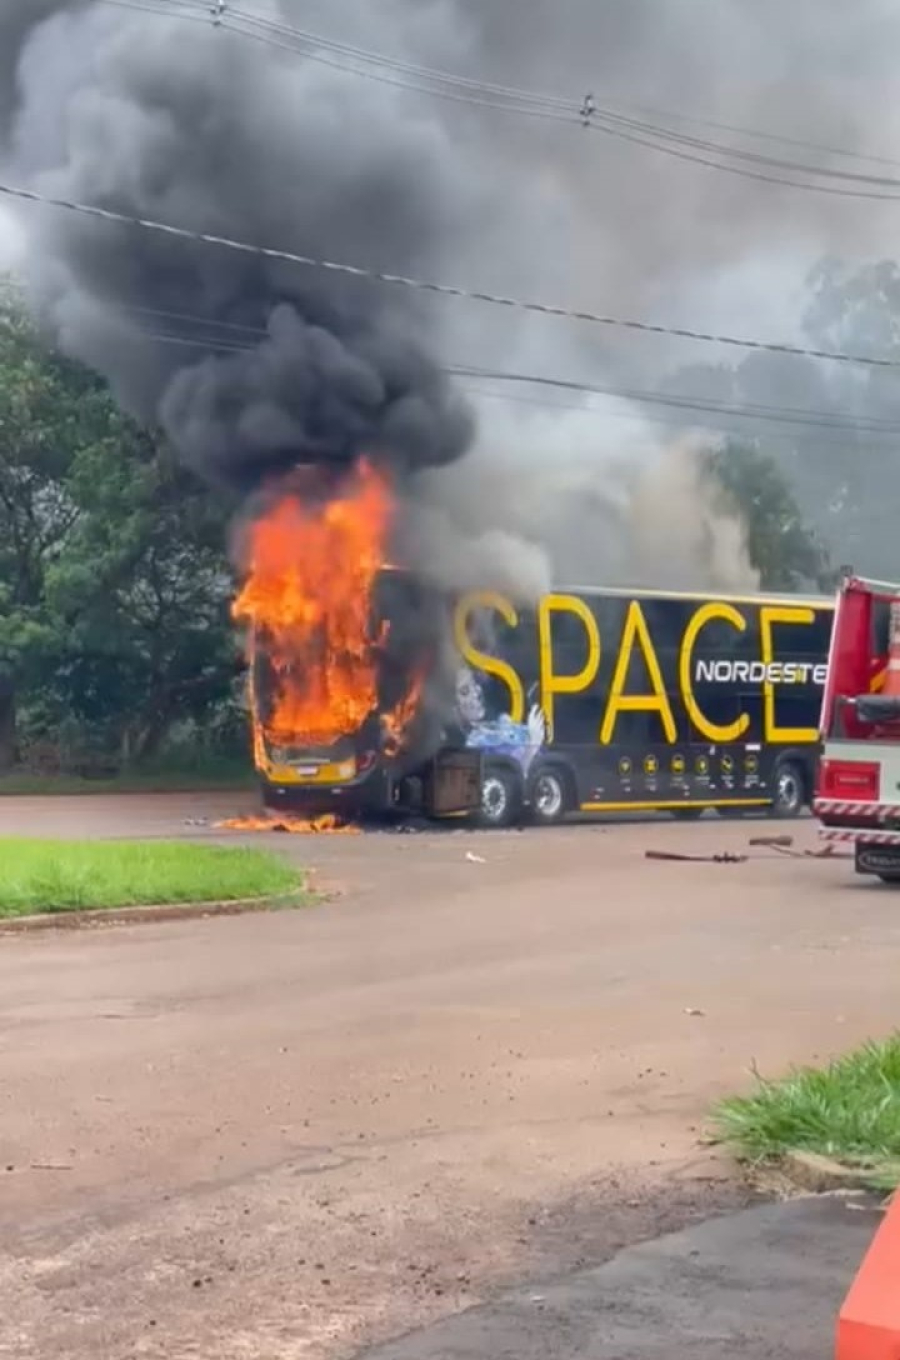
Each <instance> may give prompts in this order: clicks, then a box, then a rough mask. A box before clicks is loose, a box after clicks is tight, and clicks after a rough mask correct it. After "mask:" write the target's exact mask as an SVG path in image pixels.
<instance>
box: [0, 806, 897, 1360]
mask: <svg viewBox="0 0 900 1360" xmlns="http://www.w3.org/2000/svg"><path fill="white" fill-rule="evenodd" d="M238 810H239V806H238V804H237V801H236V800H231V799H224V800H221V799H220V800H205V799H199V798H196V797H195V798H178V799H162V798H141V799H126V798H121V797H120V798H115V799H105V798H92V799H81V800H62V801H56V800H52V801H51V800H43V801H37V800H21V801H20V802H14V801H9V800H4V801H3V802H2V803H0V830H4V831H6V830H9V831H24V832H27V833H30V834H44V835H54V834H79V835H98V836H110V835H126V834H147V835H172V834H175V835H187V836H191V837H198V838H205V839H207V838H216V839H218V838H222V839H230V838H229V837H228V836H227V835H226V834H225V833H221V832H217V831H215V830H214V829H213V828H212V823H213V822H215V821H216V820H217V819H218V818H219V817H221V816H223V815H228V814H229V813H232V812H236V811H238ZM771 829H772V828H771V826H770V825H769V824H766V823H757V822H746V823H723V822H719V821H716V820H710V821H708V822H707V821H704V822H702V823H698V824H692V825H677V824H673V823H669V822H663V821H659V822H658V823H651V824H645V825H625V826H623V825H619V826H607V827H600V826H579V827H570V828H565V829H562V830H558V831H554V832H537V831H536V832H528V833H522V834H517V833H508V834H498V835H471V834H466V833H453V834H430V833H429V834H424V835H409V836H397V835H374V836H359V837H343V836H339V837H315V838H306V837H303V838H287V837H278V838H273V842H272V843H273V844H274V845H276V846H277V848H279V849H280V850H281V851H282V852H284V853H287V854H290V855H292V856H296V857H297V858H298V859H299V860H301V861H302V862H304V863H307V864H309V865H310V866H311V867H312V868H313V869H314V870H315V872H316V877H317V879H318V881H319V883H320V884H321V885H322V886H323V887H328V888H329V889H330V890H331V891H332V893H333V894H334V895H333V897H332V900H331V901H330V902H329V903H327V904H326V905H322V906H318V907H315V908H313V909H309V910H305V911H302V912H296V913H290V914H274V915H269V916H262V917H260V916H250V917H243V918H235V919H223V920H206V921H203V920H199V921H190V922H179V923H171V924H167V925H143V926H138V927H128V928H118V929H115V928H106V929H101V930H97V931H85V932H76V933H69V932H66V933H52V934H49V935H42V936H38V937H28V938H25V937H6V938H3V939H2V940H0V1100H2V1122H0V1233H2V1236H0V1253H2V1255H0V1355H9V1356H16V1357H17V1360H19V1358H20V1360H33V1358H36V1357H38V1356H40V1357H41V1360H62V1358H63V1357H65V1358H66V1360H82V1358H83V1360H87V1357H91V1358H92V1360H93V1358H94V1357H98V1360H106V1357H110V1360H125V1357H129V1358H130V1357H132V1356H142V1357H143V1356H150V1357H163V1356H165V1357H172V1356H177V1357H179V1360H188V1358H189V1357H192V1356H198V1357H199V1356H203V1357H209V1356H211V1355H215V1356H216V1357H217V1360H238V1358H239V1357H245V1356H246V1357H249V1356H253V1357H261V1358H262V1357H265V1360H268V1357H270V1356H272V1357H274V1356H276V1355H277V1356H278V1357H279V1360H293V1358H294V1357H303V1358H304V1360H306V1357H312V1358H313V1360H319V1357H333V1356H338V1357H340V1356H344V1355H352V1354H355V1353H357V1352H358V1351H359V1350H360V1349H362V1348H363V1347H365V1346H367V1345H371V1344H376V1343H379V1342H383V1341H387V1340H389V1339H390V1338H391V1337H394V1336H398V1335H400V1334H402V1333H405V1332H408V1331H410V1330H412V1329H414V1328H416V1327H418V1326H424V1325H425V1324H428V1323H431V1322H433V1321H435V1320H437V1319H439V1318H441V1317H442V1316H445V1315H447V1314H451V1313H455V1312H458V1311H459V1310H461V1309H464V1308H466V1307H468V1306H471V1305H475V1304H478V1303H481V1302H483V1301H485V1300H489V1299H492V1298H494V1297H496V1296H497V1294H498V1291H501V1290H502V1289H503V1288H505V1287H507V1286H509V1285H511V1284H514V1283H516V1282H520V1281H523V1280H528V1279H531V1278H537V1277H547V1276H551V1275H552V1276H561V1275H563V1274H565V1273H566V1272H568V1271H572V1270H578V1269H585V1268H588V1267H593V1266H596V1265H597V1264H599V1263H601V1262H603V1261H606V1260H609V1259H610V1257H611V1256H612V1255H613V1254H614V1253H615V1252H616V1251H617V1250H618V1249H619V1248H620V1247H621V1246H623V1245H626V1244H628V1243H631V1242H634V1241H637V1240H639V1239H641V1238H647V1237H653V1236H656V1235H657V1233H659V1232H662V1231H667V1230H669V1229H677V1228H679V1227H682V1226H683V1225H684V1224H686V1223H689V1222H691V1221H693V1220H695V1219H697V1218H700V1217H703V1216H706V1215H707V1214H709V1213H710V1212H712V1211H714V1210H719V1209H726V1208H729V1207H733V1206H735V1205H736V1204H738V1203H740V1202H742V1200H743V1199H744V1198H745V1192H744V1191H743V1190H741V1189H740V1187H738V1186H736V1184H735V1183H734V1181H733V1179H732V1178H731V1175H730V1168H729V1167H728V1165H727V1164H726V1163H725V1162H724V1161H723V1160H722V1159H721V1158H720V1157H719V1156H718V1155H717V1153H716V1151H715V1150H714V1149H712V1148H710V1147H709V1146H707V1145H706V1144H705V1143H704V1142H703V1141H702V1132H703V1121H704V1118H705V1115H706V1112H707V1110H708V1108H709V1106H710V1103H711V1102H712V1101H714V1100H715V1099H716V1097H718V1096H719V1095H721V1094H724V1093H725V1092H727V1091H730V1090H733V1089H735V1088H740V1087H743V1086H746V1085H748V1084H749V1080H750V1079H749V1077H748V1069H749V1068H750V1066H751V1064H754V1063H755V1064H757V1065H758V1066H759V1068H760V1069H761V1070H762V1071H764V1072H767V1073H777V1072H780V1071H782V1070H783V1069H784V1068H785V1066H787V1065H788V1064H790V1063H792V1062H803V1061H807V1060H811V1059H815V1058H819V1057H824V1056H826V1055H828V1054H831V1053H833V1052H837V1051H839V1050H841V1049H843V1048H845V1047H847V1046H849V1045H850V1044H852V1043H855V1042H857V1041H859V1040H861V1039H863V1038H866V1037H868V1036H870V1035H874V1034H881V1033H884V1032H885V1031H887V1030H889V1029H891V1028H893V1027H894V1026H895V1025H896V1020H897V1010H896V973H897V963H898V946H900V918H898V901H897V897H896V895H895V893H893V892H892V891H891V890H889V889H883V888H882V887H880V886H872V885H869V884H868V883H858V882H856V881H855V880H854V879H853V876H852V873H851V871H850V866H848V865H847V864H846V863H843V862H835V863H825V862H819V861H812V860H804V859H785V858H781V857H777V856H774V855H773V854H771V852H770V853H769V854H766V853H765V852H759V851H753V852H752V853H753V855H754V858H753V859H751V861H750V862H749V863H746V864H741V865H713V864H671V863H667V864H660V863H649V862H647V861H646V860H645V859H644V851H645V849H647V848H661V849H667V848H676V847H677V848H681V849H688V850H691V851H696V852H707V851H722V850H738V849H745V848H746V846H747V840H748V837H749V836H750V835H751V834H754V833H757V834H758V833H759V832H761V831H765V830H771ZM779 829H780V830H785V829H787V828H779ZM791 829H792V830H793V831H794V833H795V834H797V835H798V836H799V837H800V838H801V839H802V840H803V841H804V843H807V844H811V843H812V839H813V832H812V827H811V825H809V824H807V825H798V826H796V827H794V828H791ZM3 1168H6V1169H5V1170H3Z"/></svg>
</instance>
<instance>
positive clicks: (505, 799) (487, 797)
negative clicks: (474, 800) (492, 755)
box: [476, 762, 522, 831]
mask: <svg viewBox="0 0 900 1360" xmlns="http://www.w3.org/2000/svg"><path fill="white" fill-rule="evenodd" d="M521 815H522V780H521V778H520V776H519V775H518V773H517V772H516V771H515V770H513V769H512V768H511V767H510V766H509V765H499V764H498V765H495V764H492V763H490V762H488V763H486V764H485V767H484V773H483V774H482V777H481V807H480V808H479V810H478V813H477V816H476V821H477V823H478V825H479V826H480V827H481V828H482V829H483V830H485V831H500V830H502V829H503V828H504V827H509V826H514V825H515V824H516V822H518V821H519V819H520V818H521Z"/></svg>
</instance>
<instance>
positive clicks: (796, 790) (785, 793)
mask: <svg viewBox="0 0 900 1360" xmlns="http://www.w3.org/2000/svg"><path fill="white" fill-rule="evenodd" d="M777 790H778V806H779V807H780V808H783V809H784V810H785V811H786V812H793V810H794V808H795V807H797V806H798V805H799V803H800V800H801V797H802V792H801V789H800V780H799V779H798V778H797V775H796V774H795V773H794V771H793V770H790V769H786V770H779V772H778V784H777Z"/></svg>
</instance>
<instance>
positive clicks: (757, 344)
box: [0, 183, 900, 369]
mask: <svg viewBox="0 0 900 1360" xmlns="http://www.w3.org/2000/svg"><path fill="white" fill-rule="evenodd" d="M0 195H5V196H6V197H8V198H13V199H20V200H23V201H25V202H28V203H37V204H41V205H42V206H44V207H51V208H57V209H59V210H61V211H63V212H69V213H78V214H81V215H83V216H87V217H93V218H96V219H97V220H98V221H102V222H109V223H115V224H116V225H119V226H126V227H134V228H137V229H139V230H141V231H147V232H157V233H160V234H161V235H164V236H171V237H173V238H175V239H178V240H182V241H192V242H194V243H195V244H200V245H208V246H218V247H221V248H222V249H225V250H233V251H237V252H240V253H241V254H244V255H252V256H256V257H257V258H260V259H268V260H281V261H284V262H286V263H288V264H296V265H302V266H303V267H304V268H307V269H317V270H321V271H322V272H326V273H332V274H341V275H345V276H348V277H350V278H356V279H361V280H366V281H368V282H370V283H381V284H386V285H389V286H392V287H397V288H405V289H409V290H412V291H415V292H422V293H434V294H436V295H438V296H440V297H452V298H461V299H463V300H465V301H468V302H481V303H484V304H485V305H486V306H491V307H504V308H507V309H509V310H513V311H521V312H528V313H535V314H537V315H540V316H555V317H559V318H561V319H563V320H567V321H580V322H584V323H585V324H587V325H593V326H604V327H611V328H614V329H619V330H629V331H636V332H639V333H641V334H647V335H664V336H668V337H673V338H675V339H679V340H698V341H703V342H704V343H707V344H716V345H727V346H729V347H731V348H736V349H746V350H754V351H762V352H765V353H770V354H790V355H794V356H798V357H802V358H809V359H828V360H831V361H833V362H835V363H846V364H860V365H863V366H864V367H867V368H882V369H900V359H890V358H883V357H879V356H876V355H867V354H850V353H844V352H842V351H839V350H825V349H813V348H808V347H805V346H802V345H791V344H787V343H779V342H776V341H771V340H750V339H742V338H739V337H737V336H733V335H720V334H714V333H712V332H707V331H701V330H693V329H690V328H689V327H686V326H665V325H662V324H659V323H655V322H650V321H637V320H633V319H630V318H625V317H614V316H603V315H600V314H599V313H597V312H589V311H580V310H576V309H573V308H569V307H563V306H560V305H558V304H554V303H547V302H535V301H530V300H528V299H525V298H513V297H506V296H504V295H503V294H500V293H486V292H480V291H476V290H473V289H467V288H462V287H460V286H458V285H453V284H447V283H437V282H434V281H431V280H426V279H415V278H408V277H407V276H405V275H403V274H388V273H385V272H384V271H381V270H376V269H366V268H363V267H361V266H359V265H351V264H344V263H340V262H338V261H336V260H321V259H316V258H314V257H313V256H309V255H300V254H297V253H295V252H294V251H289V250H278V249H275V248H273V247H271V246H260V245H253V244H251V243H250V242H248V241H237V240H234V239H233V238H231V237H228V236H218V235H215V234H214V233H212V232H201V231H193V230H191V229H189V228H187V227H176V226H172V225H171V224H170V223H165V222H157V221H155V220H154V219H152V218H145V217H134V216H131V215H130V214H128V213H122V212H116V211H114V210H113V209H112V208H100V207H97V206H96V205H93V204H88V203H78V202H75V201H72V200H69V199H63V198H56V197H53V196H51V195H49V194H43V193H40V192H39V191H37V190H35V189H24V188H21V187H20V186H17V185H12V184H4V183H0Z"/></svg>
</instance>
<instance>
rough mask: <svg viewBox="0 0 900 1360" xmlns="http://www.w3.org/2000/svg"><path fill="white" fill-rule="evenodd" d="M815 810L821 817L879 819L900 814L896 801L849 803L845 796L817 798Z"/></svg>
mask: <svg viewBox="0 0 900 1360" xmlns="http://www.w3.org/2000/svg"><path fill="white" fill-rule="evenodd" d="M813 811H814V812H815V813H816V815H817V816H819V817H870V818H872V819H873V820H877V819H878V818H879V817H887V816H888V814H889V813H891V812H894V813H896V814H897V815H898V816H900V806H898V805H897V804H896V803H871V802H869V803H848V802H846V801H845V800H844V799H843V798H817V799H816V801H815V803H814V804H813Z"/></svg>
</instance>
